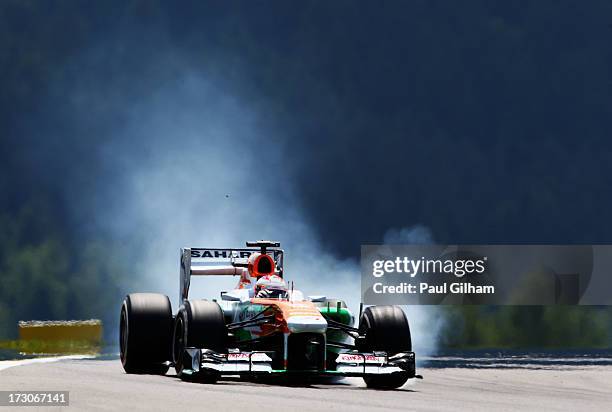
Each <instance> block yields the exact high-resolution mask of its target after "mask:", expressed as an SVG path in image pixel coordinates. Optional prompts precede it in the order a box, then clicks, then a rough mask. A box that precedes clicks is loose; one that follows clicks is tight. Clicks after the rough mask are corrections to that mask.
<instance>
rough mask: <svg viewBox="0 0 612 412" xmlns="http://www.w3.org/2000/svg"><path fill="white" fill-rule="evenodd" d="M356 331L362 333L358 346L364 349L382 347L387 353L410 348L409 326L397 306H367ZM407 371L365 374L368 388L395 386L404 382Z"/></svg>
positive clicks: (370, 349) (366, 350) (377, 349)
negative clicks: (388, 373) (360, 342)
mask: <svg viewBox="0 0 612 412" xmlns="http://www.w3.org/2000/svg"><path fill="white" fill-rule="evenodd" d="M359 334H360V335H362V336H363V335H365V341H364V342H363V343H362V344H361V346H360V350H361V351H365V352H373V351H385V352H387V354H388V356H392V355H395V354H397V353H400V352H410V351H412V340H411V337H410V326H409V325H408V319H406V314H405V313H404V311H403V310H402V309H401V308H400V307H398V306H370V307H368V308H366V309H365V310H364V312H363V315H362V316H361V319H360V321H359ZM409 377H410V376H409V375H408V373H407V372H395V373H393V374H391V375H380V376H365V377H364V378H363V380H364V381H365V383H366V385H367V386H368V387H369V388H376V389H396V388H399V387H401V386H402V385H404V384H405V383H406V381H407V380H408V378H409Z"/></svg>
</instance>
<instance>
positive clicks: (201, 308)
mask: <svg viewBox="0 0 612 412" xmlns="http://www.w3.org/2000/svg"><path fill="white" fill-rule="evenodd" d="M227 337H228V334H227V328H226V326H225V319H224V317H223V311H222V310H221V307H220V306H219V304H217V303H216V302H209V301H207V300H190V301H187V302H185V304H184V305H183V306H181V308H180V310H179V313H178V315H177V316H176V321H175V323H174V338H173V345H172V357H173V359H174V367H175V370H176V375H177V376H178V377H180V378H181V379H188V378H192V377H191V376H190V375H188V374H186V373H184V370H185V369H187V365H186V362H187V359H186V355H185V348H188V347H192V348H198V349H211V350H214V351H215V352H220V353H224V352H226V351H227ZM218 378H219V376H218V374H216V373H209V372H201V373H199V374H198V376H197V379H198V380H199V381H201V382H205V383H215V382H216V381H217V379H218Z"/></svg>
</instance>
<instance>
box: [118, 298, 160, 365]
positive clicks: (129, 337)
mask: <svg viewBox="0 0 612 412" xmlns="http://www.w3.org/2000/svg"><path fill="white" fill-rule="evenodd" d="M171 338H172V306H171V305H170V299H168V297H167V296H165V295H161V294H157V293H132V294H129V295H127V296H126V298H125V300H124V301H123V305H122V306H121V317H120V322H119V347H120V358H121V364H122V365H123V369H124V370H125V372H126V373H139V374H151V375H165V374H166V372H168V368H169V366H168V364H167V361H169V360H170V343H171V341H172V340H171Z"/></svg>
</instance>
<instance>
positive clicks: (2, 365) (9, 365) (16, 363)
mask: <svg viewBox="0 0 612 412" xmlns="http://www.w3.org/2000/svg"><path fill="white" fill-rule="evenodd" d="M93 358H95V356H93V355H66V356H50V357H48V358H32V359H22V360H12V361H0V371H1V370H4V369H8V368H12V367H14V366H23V365H30V364H32V363H49V362H57V361H61V360H67V359H93Z"/></svg>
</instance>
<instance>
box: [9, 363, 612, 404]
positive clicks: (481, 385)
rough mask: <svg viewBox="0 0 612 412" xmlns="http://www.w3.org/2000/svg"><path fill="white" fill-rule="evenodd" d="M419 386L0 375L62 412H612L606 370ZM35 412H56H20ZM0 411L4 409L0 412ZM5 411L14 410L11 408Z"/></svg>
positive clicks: (102, 371)
mask: <svg viewBox="0 0 612 412" xmlns="http://www.w3.org/2000/svg"><path fill="white" fill-rule="evenodd" d="M419 372H420V373H422V374H423V375H424V380H418V381H417V380H414V382H413V381H409V383H408V384H406V385H405V386H404V387H403V388H401V389H399V390H394V391H377V390H371V389H367V388H366V387H365V385H364V384H363V381H362V380H361V379H358V378H350V379H345V380H344V381H342V382H341V383H337V384H312V385H309V386H290V385H282V384H281V385H278V384H275V385H272V384H263V383H254V382H244V381H237V380H231V381H221V382H219V383H217V384H214V385H208V384H201V383H192V382H183V381H181V380H179V379H177V378H176V377H175V376H173V375H172V374H171V372H169V374H168V375H167V376H147V375H127V374H125V373H124V372H123V369H122V368H121V364H120V362H119V361H118V360H62V361H59V362H54V363H28V364H24V365H20V366H15V367H10V368H6V369H3V370H0V390H22V391H25V390H35V391H41V390H58V391H59V390H68V391H70V406H68V407H64V408H63V409H64V410H67V411H75V410H87V411H92V410H131V411H140V410H143V411H157V410H159V411H169V410H176V411H191V410H205V411H238V410H240V411H245V410H251V411H259V410H262V411H280V410H282V411H317V412H321V411H336V410H337V411H380V410H402V411H406V410H417V411H439V410H444V411H449V410H453V411H457V410H469V411H478V410H484V411H491V410H495V411H496V412H499V411H515V410H538V411H543V410H551V411H572V410H579V411H590V410H593V411H603V410H611V408H612V366H588V367H572V368H563V367H559V368H549V369H528V368H516V369H513V368H508V369H468V368H444V369H420V370H419ZM29 409H31V410H36V411H41V410H45V409H49V410H61V409H62V408H59V407H53V408H43V407H35V408H26V407H19V408H18V409H16V410H19V411H23V410H29ZM0 410H9V408H8V407H0ZM10 410H15V409H13V408H12V407H11V408H10Z"/></svg>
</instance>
